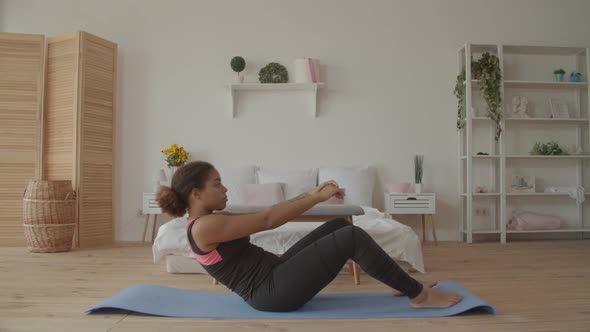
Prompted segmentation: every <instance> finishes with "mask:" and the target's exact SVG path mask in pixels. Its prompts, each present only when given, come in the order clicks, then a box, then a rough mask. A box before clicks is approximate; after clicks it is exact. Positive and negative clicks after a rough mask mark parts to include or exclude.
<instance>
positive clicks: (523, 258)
mask: <svg viewBox="0 0 590 332" xmlns="http://www.w3.org/2000/svg"><path fill="white" fill-rule="evenodd" d="M424 258H425V263H426V268H427V269H428V273H427V274H425V275H422V274H420V273H412V275H413V276H414V277H415V278H417V279H420V280H421V281H432V280H441V281H442V280H455V281H458V282H460V283H461V284H462V285H463V286H465V287H466V288H468V289H469V290H471V291H472V292H473V293H475V294H476V295H478V296H480V297H481V298H484V299H485V300H487V301H488V302H489V303H491V304H493V305H494V306H496V308H497V309H498V314H497V315H496V316H491V315H464V316H457V317H448V318H429V319H422V318H414V319H370V320H322V321H318V320H268V321H259V320H242V321H240V320H213V319H181V318H163V317H151V316H140V315H133V314H130V315H127V314H116V315H85V314H84V313H83V312H84V310H85V309H87V308H89V307H92V306H93V305H95V304H97V303H99V302H101V301H102V300H104V299H105V298H107V297H109V296H111V295H113V294H115V293H116V292H118V291H120V290H122V289H123V288H125V287H128V286H130V285H134V284H143V283H150V284H159V285H167V286H172V287H179V288H187V289H199V290H209V291H226V290H225V288H224V287H223V286H213V285H212V284H211V279H209V278H208V277H207V276H203V275H180V274H168V273H166V272H165V267H164V266H162V265H153V264H152V262H151V260H152V256H151V247H150V246H146V247H137V246H131V247H130V246H121V247H117V248H104V249H93V250H76V251H71V252H67V253H55V254H34V253H29V252H28V251H27V250H26V248H0V331H166V332H172V331H229V330H231V329H238V328H239V329H240V331H241V332H245V331H274V330H280V331H339V332H340V331H355V332H358V331H381V330H383V331H404V332H409V331H425V330H426V331H427V330H436V331H477V332H483V331H561V332H565V331H590V241H588V240H573V241H544V242H513V243H508V244H506V245H500V244H498V243H481V244H471V245H467V244H462V243H441V244H439V246H438V247H433V246H431V245H426V246H425V247H424ZM324 291H325V292H367V291H384V292H386V291H388V289H387V287H386V286H385V285H383V284H381V283H379V282H378V281H375V280H373V279H371V278H370V277H368V276H367V275H366V274H364V273H363V274H362V275H361V285H359V286H355V285H354V284H353V283H352V278H351V276H350V275H349V274H347V273H345V272H343V273H341V274H340V275H339V276H338V278H337V279H336V280H335V281H334V282H333V283H332V284H330V285H329V286H328V287H327V288H326V289H325V290H324Z"/></svg>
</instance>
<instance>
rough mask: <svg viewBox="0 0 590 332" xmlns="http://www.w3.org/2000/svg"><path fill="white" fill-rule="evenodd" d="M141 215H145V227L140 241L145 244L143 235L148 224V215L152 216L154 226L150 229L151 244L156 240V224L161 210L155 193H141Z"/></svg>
mask: <svg viewBox="0 0 590 332" xmlns="http://www.w3.org/2000/svg"><path fill="white" fill-rule="evenodd" d="M142 211H143V214H145V225H143V236H142V237H141V240H142V241H143V243H145V235H146V232H147V227H148V224H149V223H150V215H153V216H154V226H153V227H152V243H153V242H154V240H155V239H156V224H157V223H158V215H159V214H162V209H160V206H159V205H158V202H157V201H156V194H155V193H143V209H142Z"/></svg>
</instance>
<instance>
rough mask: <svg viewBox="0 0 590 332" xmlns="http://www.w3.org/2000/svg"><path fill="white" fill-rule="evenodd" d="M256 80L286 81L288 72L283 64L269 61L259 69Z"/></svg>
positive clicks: (264, 81)
mask: <svg viewBox="0 0 590 332" xmlns="http://www.w3.org/2000/svg"><path fill="white" fill-rule="evenodd" d="M258 80H260V83H287V82H289V73H288V72H287V68H285V66H283V65H281V64H280V63H276V62H271V63H269V64H268V65H266V66H264V67H262V69H260V72H259V73H258Z"/></svg>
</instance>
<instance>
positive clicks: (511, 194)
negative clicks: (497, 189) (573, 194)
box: [506, 193, 569, 196]
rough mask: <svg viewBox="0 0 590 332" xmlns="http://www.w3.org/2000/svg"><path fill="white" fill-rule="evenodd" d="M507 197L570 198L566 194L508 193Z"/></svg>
mask: <svg viewBox="0 0 590 332" xmlns="http://www.w3.org/2000/svg"><path fill="white" fill-rule="evenodd" d="M506 196H569V195H568V194H565V193H506Z"/></svg>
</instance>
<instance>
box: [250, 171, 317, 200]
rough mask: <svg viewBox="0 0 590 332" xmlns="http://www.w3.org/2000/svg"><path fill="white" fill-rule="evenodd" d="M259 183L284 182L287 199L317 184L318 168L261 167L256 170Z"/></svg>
mask: <svg viewBox="0 0 590 332" xmlns="http://www.w3.org/2000/svg"><path fill="white" fill-rule="evenodd" d="M256 175H257V178H258V183H260V184H264V183H283V184H284V186H285V187H284V189H285V199H291V198H293V197H297V196H299V195H301V194H302V193H304V192H305V191H307V190H309V189H311V188H314V187H316V186H317V182H318V169H317V168H310V169H305V170H278V169H264V168H260V169H258V170H257V172H256Z"/></svg>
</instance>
